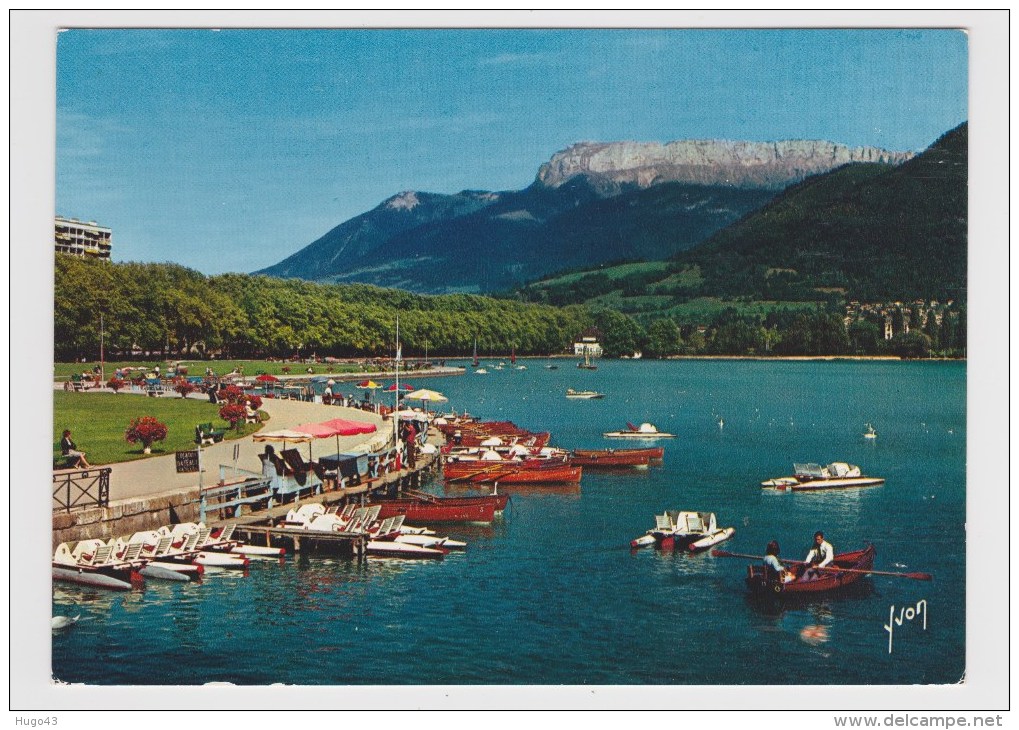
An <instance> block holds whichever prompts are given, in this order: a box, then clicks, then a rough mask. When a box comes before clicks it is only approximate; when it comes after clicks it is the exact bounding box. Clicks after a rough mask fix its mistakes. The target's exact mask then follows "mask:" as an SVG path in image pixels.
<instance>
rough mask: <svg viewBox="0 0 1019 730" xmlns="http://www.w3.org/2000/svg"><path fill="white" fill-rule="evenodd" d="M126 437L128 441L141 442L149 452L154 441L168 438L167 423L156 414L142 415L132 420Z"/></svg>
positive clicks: (146, 451)
mask: <svg viewBox="0 0 1019 730" xmlns="http://www.w3.org/2000/svg"><path fill="white" fill-rule="evenodd" d="M124 437H125V438H126V439H127V441H128V443H132V444H137V443H140V444H141V445H142V446H143V447H144V449H145V453H149V451H150V449H151V447H152V444H153V443H155V442H156V441H162V440H163V439H165V438H166V424H165V423H162V422H160V421H159V420H158V419H156V418H155V417H154V416H141V417H139V418H135V419H133V420H132V421H131V425H130V426H129V427H128V429H127V432H126V433H125V434H124Z"/></svg>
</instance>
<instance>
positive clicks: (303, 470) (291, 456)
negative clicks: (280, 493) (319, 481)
mask: <svg viewBox="0 0 1019 730" xmlns="http://www.w3.org/2000/svg"><path fill="white" fill-rule="evenodd" d="M280 456H281V457H282V458H283V461H284V463H285V464H286V465H287V468H289V469H290V471H291V473H292V474H293V475H294V479H296V480H297V483H298V484H300V485H301V486H302V487H303V486H304V483H305V482H306V481H307V480H308V472H309V471H311V465H310V464H307V463H305V461H304V459H302V458H301V454H300V452H299V451H298V450H297V449H285V450H283V451H282V452H280Z"/></svg>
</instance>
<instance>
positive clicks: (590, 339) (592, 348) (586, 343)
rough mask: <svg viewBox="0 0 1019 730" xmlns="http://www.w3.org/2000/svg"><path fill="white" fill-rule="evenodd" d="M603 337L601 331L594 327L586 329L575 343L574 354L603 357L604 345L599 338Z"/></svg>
mask: <svg viewBox="0 0 1019 730" xmlns="http://www.w3.org/2000/svg"><path fill="white" fill-rule="evenodd" d="M599 337H601V333H600V332H599V331H598V330H596V329H594V328H592V329H589V330H586V331H585V332H583V333H582V334H581V335H580V338H579V339H578V340H576V341H575V342H574V343H573V354H574V355H579V356H581V357H582V356H584V355H587V356H588V357H601V356H602V346H601V343H599V342H598V338H599Z"/></svg>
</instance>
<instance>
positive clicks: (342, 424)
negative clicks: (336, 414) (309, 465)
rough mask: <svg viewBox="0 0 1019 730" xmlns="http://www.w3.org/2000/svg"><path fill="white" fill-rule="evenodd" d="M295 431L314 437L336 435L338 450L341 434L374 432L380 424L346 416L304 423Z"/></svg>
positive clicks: (338, 449) (309, 449)
mask: <svg viewBox="0 0 1019 730" xmlns="http://www.w3.org/2000/svg"><path fill="white" fill-rule="evenodd" d="M294 430H295V431H300V432H302V433H306V434H308V435H309V436H312V437H314V438H317V439H320V438H327V437H329V436H335V437H336V451H337V453H339V451H340V436H354V435H356V434H362V433H374V432H375V431H377V430H378V426H376V425H375V424H374V423H365V422H364V421H348V420H347V419H345V418H333V419H332V420H329V421H323V422H322V423H302V424H301V425H300V426H294ZM308 459H309V460H310V459H311V445H310V442H309V445H308Z"/></svg>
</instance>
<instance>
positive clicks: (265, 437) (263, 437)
mask: <svg viewBox="0 0 1019 730" xmlns="http://www.w3.org/2000/svg"><path fill="white" fill-rule="evenodd" d="M311 439H312V437H311V436H309V435H308V434H306V433H302V432H301V431H296V430H293V429H289V428H285V429H280V430H279V431H264V432H262V433H256V434H255V435H254V437H252V441H258V442H275V443H282V444H283V448H284V449H285V448H287V441H290V442H291V443H295V444H305V443H310V442H311ZM308 448H309V449H310V448H311V447H310V446H309V447H308Z"/></svg>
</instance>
